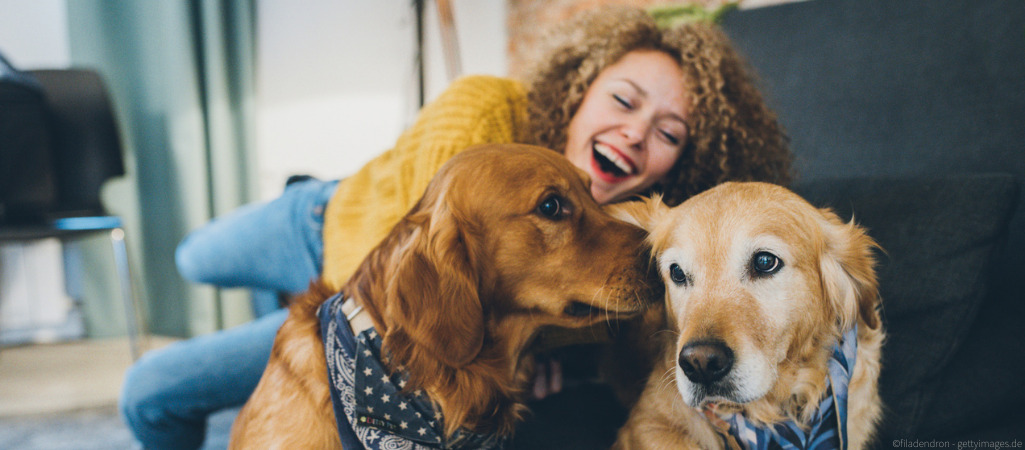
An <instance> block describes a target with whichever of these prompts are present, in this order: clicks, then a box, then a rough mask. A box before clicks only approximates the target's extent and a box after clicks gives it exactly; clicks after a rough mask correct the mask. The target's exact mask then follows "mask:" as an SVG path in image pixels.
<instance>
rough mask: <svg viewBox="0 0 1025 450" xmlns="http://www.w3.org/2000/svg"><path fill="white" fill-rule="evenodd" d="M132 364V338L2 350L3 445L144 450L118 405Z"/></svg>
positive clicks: (150, 344) (156, 341)
mask: <svg viewBox="0 0 1025 450" xmlns="http://www.w3.org/2000/svg"><path fill="white" fill-rule="evenodd" d="M169 342H171V341H170V340H167V339H161V338H150V339H148V340H147V348H157V347H160V346H162V345H166V344H167V343H169ZM131 362H132V358H131V356H130V350H129V345H128V340H127V339H91V340H82V341H74V342H66V343H60V344H39V345H28V346H18V347H4V348H0V448H3V449H8V448H11V449H53V450H56V449H134V448H139V445H138V444H137V443H136V442H135V440H134V439H133V438H132V435H131V433H130V432H129V431H128V428H126V427H125V425H124V424H123V423H122V421H121V418H120V416H119V415H118V413H117V408H116V404H117V396H118V392H119V391H120V389H121V381H122V378H123V377H124V373H125V370H126V369H127V368H128V367H129V365H131Z"/></svg>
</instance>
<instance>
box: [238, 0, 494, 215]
mask: <svg viewBox="0 0 1025 450" xmlns="http://www.w3.org/2000/svg"><path fill="white" fill-rule="evenodd" d="M433 3H434V2H433V1H428V7H429V8H428V11H427V13H426V14H427V18H428V24H427V27H426V29H425V35H426V38H427V39H428V44H427V45H428V47H427V49H426V53H427V55H426V57H427V62H426V64H427V67H428V70H429V75H428V89H427V96H428V99H430V98H433V97H434V96H436V95H437V94H438V93H439V92H440V91H441V90H443V89H444V86H445V85H446V84H447V83H448V80H447V77H445V75H444V64H443V62H442V60H441V53H440V48H441V47H440V44H438V42H437V38H438V30H437V25H436V23H437V21H436V17H437V13H436V11H435V10H434V8H433ZM452 3H453V5H454V9H455V13H456V25H457V27H458V28H459V30H458V31H459V34H458V35H459V39H460V46H461V48H462V53H463V57H462V61H463V69H464V73H490V74H497V75H502V74H505V51H506V32H505V1H504V0H455V1H453V2H452ZM257 17H258V19H257V21H258V24H257V86H256V89H257V136H256V139H257V167H258V176H259V186H260V192H259V197H260V198H264V199H270V198H274V197H276V196H277V195H278V194H280V192H281V189H282V186H283V185H284V182H285V179H286V178H287V177H288V176H289V175H292V174H300V173H302V174H310V175H315V176H318V177H321V178H324V179H335V178H340V177H344V176H348V175H350V174H352V173H353V172H355V171H356V170H358V169H359V168H360V167H361V166H362V165H363V164H364V163H366V162H367V161H369V160H370V159H372V158H373V157H374V156H376V155H378V154H380V153H381V152H383V151H385V150H387V149H388V148H390V147H391V146H392V145H393V144H394V142H395V140H396V139H397V138H398V136H399V134H400V133H401V132H402V130H403V129H405V127H406V126H408V125H409V123H410V122H411V120H412V118H413V115H414V113H415V111H416V109H417V108H416V106H417V105H416V101H417V92H416V80H417V78H416V77H417V74H416V66H415V60H414V58H415V50H416V49H415V39H416V34H415V33H416V19H415V16H414V11H413V8H412V2H411V1H409V0H381V1H373V2H369V1H365V0H299V1H291V0H260V1H258V2H257Z"/></svg>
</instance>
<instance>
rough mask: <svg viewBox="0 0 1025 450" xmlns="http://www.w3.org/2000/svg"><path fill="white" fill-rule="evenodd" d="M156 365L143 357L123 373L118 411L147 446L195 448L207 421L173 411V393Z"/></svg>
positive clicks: (153, 447)
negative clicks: (161, 378)
mask: <svg viewBox="0 0 1025 450" xmlns="http://www.w3.org/2000/svg"><path fill="white" fill-rule="evenodd" d="M156 372H159V368H157V367H155V366H153V365H151V364H148V362H147V360H146V358H145V357H143V359H140V360H139V361H138V362H136V363H135V364H134V365H132V367H130V368H129V369H128V372H127V373H126V374H125V378H124V383H123V385H122V388H121V395H120V397H119V398H118V410H119V411H120V412H121V417H122V418H123V419H124V421H125V424H126V425H128V428H129V429H130V430H131V431H132V434H133V435H134V436H135V438H136V439H137V440H138V441H139V442H141V443H142V444H143V447H144V448H147V449H195V448H199V447H200V446H201V445H202V444H203V439H204V436H205V434H206V423H205V421H202V420H199V421H197V420H191V419H189V418H187V417H182V415H181V414H178V413H175V412H174V410H173V409H174V407H173V403H174V401H175V400H176V395H175V393H174V392H171V391H170V390H167V389H165V388H166V387H167V385H165V384H160V383H159V382H155V381H156V380H159V379H160V375H161V374H160V373H156Z"/></svg>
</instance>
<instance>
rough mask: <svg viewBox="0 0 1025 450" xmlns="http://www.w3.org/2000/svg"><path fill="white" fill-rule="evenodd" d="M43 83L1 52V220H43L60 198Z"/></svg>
mask: <svg viewBox="0 0 1025 450" xmlns="http://www.w3.org/2000/svg"><path fill="white" fill-rule="evenodd" d="M46 109H47V108H46V105H45V102H44V96H43V87H42V86H41V85H40V84H39V82H38V81H37V80H36V79H35V78H33V77H32V76H31V75H29V74H26V73H25V72H22V71H19V70H17V69H16V68H14V67H13V66H12V65H11V64H10V63H8V62H7V60H6V59H4V57H3V55H0V225H6V224H11V223H20V222H33V221H39V220H40V219H41V217H42V215H44V214H46V213H47V212H48V211H50V210H51V209H53V206H54V205H55V204H56V202H57V183H56V180H54V175H53V164H52V163H51V150H50V147H51V137H50V131H49V130H50V126H49V119H48V114H47V112H46Z"/></svg>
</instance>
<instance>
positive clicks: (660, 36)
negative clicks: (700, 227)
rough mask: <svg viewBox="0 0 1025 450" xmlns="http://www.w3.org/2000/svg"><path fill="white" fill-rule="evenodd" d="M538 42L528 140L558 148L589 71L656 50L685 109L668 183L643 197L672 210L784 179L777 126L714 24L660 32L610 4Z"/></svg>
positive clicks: (591, 76) (785, 164) (782, 139)
mask: <svg viewBox="0 0 1025 450" xmlns="http://www.w3.org/2000/svg"><path fill="white" fill-rule="evenodd" d="M544 42H546V44H548V45H547V47H546V48H545V49H543V51H540V52H538V55H543V56H542V57H541V59H540V60H538V61H536V62H535V64H534V66H533V68H532V69H530V70H528V74H529V75H528V76H527V79H526V82H527V85H528V94H527V100H528V110H529V114H530V122H531V129H532V133H531V135H532V138H533V139H535V142H533V143H534V144H537V145H542V146H546V147H549V148H553V149H559V151H563V150H564V148H565V146H566V140H567V136H566V130H567V128H568V126H569V122H570V120H571V119H572V117H573V115H574V114H575V113H576V111H577V109H578V108H579V107H580V103H581V102H582V101H583V98H584V95H585V94H586V93H587V89H588V87H589V86H590V85H591V83H592V82H593V81H594V80H595V78H596V77H597V76H598V74H599V73H600V72H601V71H602V70H604V69H605V68H606V67H608V66H610V65H612V64H614V63H615V62H616V61H619V59H620V58H622V57H623V55H625V54H627V53H629V52H631V51H633V50H641V49H646V50H658V51H662V52H665V53H666V54H668V55H670V56H671V57H672V58H673V59H675V60H676V61H677V63H679V64H680V67H681V68H683V71H684V74H685V77H686V79H685V83H686V84H687V86H686V87H687V90H688V92H690V94H691V96H692V104H691V109H690V111H689V112H688V115H687V117H686V121H687V129H688V130H689V131H688V137H687V142H686V144H685V146H684V149H683V152H682V153H681V155H680V158H679V159H678V160H677V161H676V164H675V165H674V166H673V168H672V169H671V170H670V172H669V174H668V176H667V177H666V179H667V180H672V181H671V182H666V183H660V184H659V185H656V186H653V187H652V188H651V192H647V193H645V194H651V193H654V192H659V193H661V194H662V195H663V200H664V201H665V202H666V203H667V204H669V205H676V204H678V203H680V202H682V201H684V200H686V199H687V198H688V197H690V196H693V195H694V194H697V193H699V192H701V191H704V190H706V189H709V188H711V187H713V186H715V185H717V184H719V183H722V182H724V181H731V180H732V181H755V180H756V181H767V182H771V183H776V184H781V185H787V184H789V183H790V181H791V163H792V155H791V153H790V150H789V148H788V145H787V138H786V136H785V135H784V132H783V129H782V127H781V126H780V125H779V123H778V122H777V120H776V115H775V114H774V113H773V112H772V111H771V110H769V108H768V107H767V106H766V105H765V102H764V101H763V99H762V96H761V94H760V93H759V92H758V89H757V88H756V87H755V82H754V77H753V76H752V75H751V71H750V69H749V68H748V66H747V64H746V62H745V61H744V60H743V59H742V58H741V56H740V55H739V54H738V53H737V51H736V50H734V49H733V46H732V44H731V43H730V41H729V38H727V37H726V35H725V34H724V33H723V32H722V31H721V30H720V29H719V28H718V27H717V26H715V25H712V24H708V23H688V24H684V25H681V26H677V27H675V28H672V29H668V30H661V29H659V28H658V26H656V24H655V20H654V19H653V18H652V17H651V16H650V15H648V14H647V13H646V12H644V11H643V10H641V9H636V8H628V7H610V8H602V9H598V10H592V11H590V12H587V13H584V14H582V15H581V16H580V17H579V18H578V19H577V20H574V21H572V22H570V23H567V24H565V25H563V26H561V27H559V28H557V29H555V30H553V32H551V33H550V34H549V36H547V37H546V39H545V40H544Z"/></svg>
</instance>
